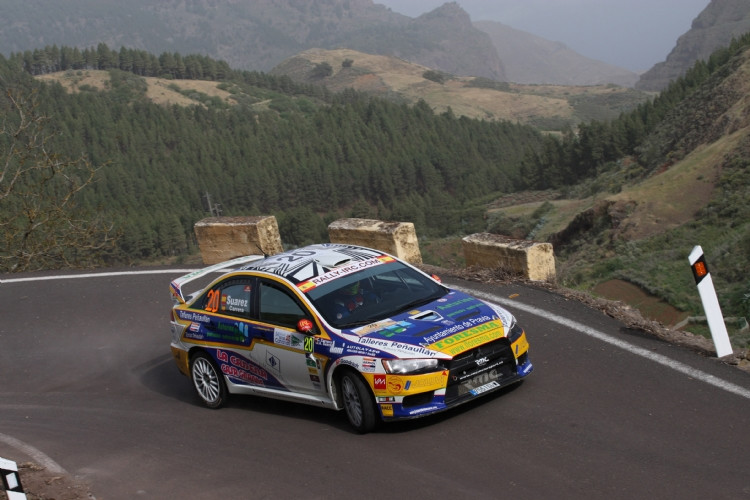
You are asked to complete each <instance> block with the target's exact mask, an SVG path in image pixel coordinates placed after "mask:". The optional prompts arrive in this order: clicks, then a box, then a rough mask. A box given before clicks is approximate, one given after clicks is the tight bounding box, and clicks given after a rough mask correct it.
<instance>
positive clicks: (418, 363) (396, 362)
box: [383, 359, 438, 375]
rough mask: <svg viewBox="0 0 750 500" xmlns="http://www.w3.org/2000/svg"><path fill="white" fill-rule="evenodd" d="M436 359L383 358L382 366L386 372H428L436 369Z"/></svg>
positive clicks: (400, 373) (402, 373) (403, 373)
mask: <svg viewBox="0 0 750 500" xmlns="http://www.w3.org/2000/svg"><path fill="white" fill-rule="evenodd" d="M437 366H438V360H437V359H384V360H383V368H385V372H386V373H397V374H399V375H406V374H407V373H419V372H428V371H433V370H435V369H437Z"/></svg>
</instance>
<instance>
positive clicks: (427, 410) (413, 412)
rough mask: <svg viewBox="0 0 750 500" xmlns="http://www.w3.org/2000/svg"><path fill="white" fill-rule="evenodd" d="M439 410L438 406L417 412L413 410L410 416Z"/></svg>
mask: <svg viewBox="0 0 750 500" xmlns="http://www.w3.org/2000/svg"><path fill="white" fill-rule="evenodd" d="M438 409H439V408H438V407H437V406H428V407H427V408H417V409H416V410H412V411H410V412H409V415H418V414H420V413H427V412H429V411H435V410H438Z"/></svg>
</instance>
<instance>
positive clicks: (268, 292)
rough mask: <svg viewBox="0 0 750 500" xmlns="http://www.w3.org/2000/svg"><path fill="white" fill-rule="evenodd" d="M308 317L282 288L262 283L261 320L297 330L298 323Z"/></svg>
mask: <svg viewBox="0 0 750 500" xmlns="http://www.w3.org/2000/svg"><path fill="white" fill-rule="evenodd" d="M305 317H308V314H307V313H306V312H305V310H304V309H303V308H302V307H301V306H300V305H299V303H298V302H297V301H296V300H295V299H294V297H292V295H290V294H289V292H287V291H285V290H283V289H282V288H281V287H278V286H276V285H273V284H271V283H268V282H261V283H260V318H259V319H260V320H261V321H263V322H265V323H273V324H276V325H281V326H286V327H288V328H296V327H297V321H299V320H300V319H302V318H305Z"/></svg>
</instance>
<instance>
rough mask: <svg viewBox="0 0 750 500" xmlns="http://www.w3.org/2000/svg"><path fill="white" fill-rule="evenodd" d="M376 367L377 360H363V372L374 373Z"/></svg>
mask: <svg viewBox="0 0 750 500" xmlns="http://www.w3.org/2000/svg"><path fill="white" fill-rule="evenodd" d="M376 366H377V359H375V358H362V371H363V372H374V371H375V367H376Z"/></svg>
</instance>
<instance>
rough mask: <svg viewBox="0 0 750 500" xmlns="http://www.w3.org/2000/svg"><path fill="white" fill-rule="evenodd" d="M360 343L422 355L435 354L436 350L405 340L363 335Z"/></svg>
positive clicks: (431, 355)
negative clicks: (404, 341)
mask: <svg viewBox="0 0 750 500" xmlns="http://www.w3.org/2000/svg"><path fill="white" fill-rule="evenodd" d="M359 343H360V344H365V345H369V346H373V347H377V348H380V349H398V350H400V351H404V352H408V353H412V354H419V355H422V356H430V357H433V356H435V351H430V350H429V349H425V348H424V347H422V346H418V345H411V344H404V343H403V342H395V341H390V340H380V339H376V338H372V337H362V338H361V339H359Z"/></svg>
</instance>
